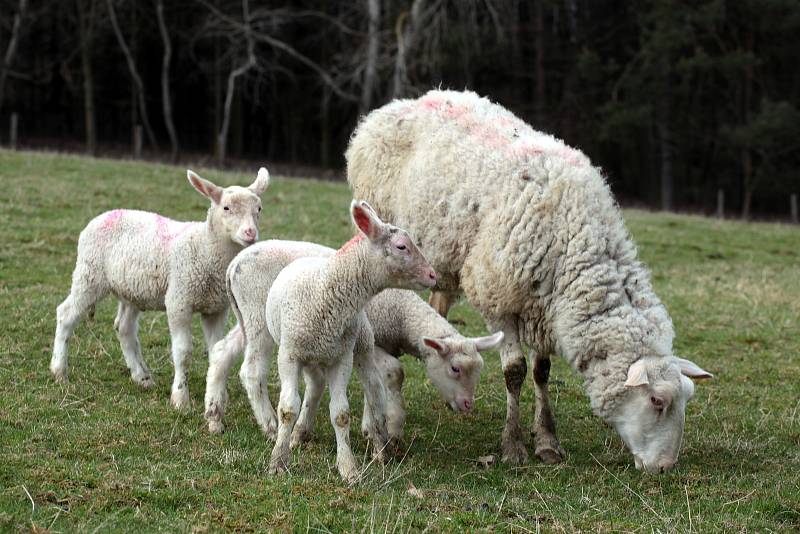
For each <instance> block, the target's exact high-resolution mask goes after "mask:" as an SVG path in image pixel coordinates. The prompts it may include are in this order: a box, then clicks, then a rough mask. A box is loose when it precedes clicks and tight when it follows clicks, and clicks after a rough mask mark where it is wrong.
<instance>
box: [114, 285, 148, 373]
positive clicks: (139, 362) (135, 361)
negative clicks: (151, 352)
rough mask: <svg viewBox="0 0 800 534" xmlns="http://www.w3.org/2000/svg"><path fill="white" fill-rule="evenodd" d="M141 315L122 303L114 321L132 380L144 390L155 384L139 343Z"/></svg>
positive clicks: (118, 307)
mask: <svg viewBox="0 0 800 534" xmlns="http://www.w3.org/2000/svg"><path fill="white" fill-rule="evenodd" d="M139 315H141V312H140V311H139V310H137V309H136V308H134V307H133V306H131V305H130V304H127V303H125V302H122V301H120V303H119V306H117V317H116V319H114V328H115V329H116V330H117V339H119V344H120V346H121V347H122V354H123V356H125V363H126V364H127V365H128V369H130V372H131V379H132V380H133V381H134V382H136V383H137V384H139V385H140V386H142V387H144V388H149V387H151V386H152V385H153V384H155V382H154V381H153V376H152V374H151V373H150V369H148V368H147V364H146V363H145V362H144V359H143V358H142V346H141V345H140V343H139Z"/></svg>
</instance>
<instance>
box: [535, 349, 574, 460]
mask: <svg viewBox="0 0 800 534" xmlns="http://www.w3.org/2000/svg"><path fill="white" fill-rule="evenodd" d="M549 379H550V357H549V355H548V356H536V357H535V358H534V360H533V387H534V392H535V394H536V408H535V410H536V411H535V413H534V419H533V444H534V447H535V451H536V452H535V453H536V456H537V457H538V458H539V459H540V460H541V461H543V462H544V463H546V464H557V463H559V462H562V461H564V458H565V457H566V454H565V452H564V449H563V448H562V447H561V444H560V443H559V442H558V439H557V438H556V421H555V418H554V417H553V411H552V409H551V408H550V396H549V394H548V391H547V383H548V380H549Z"/></svg>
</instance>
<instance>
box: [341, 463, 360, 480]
mask: <svg viewBox="0 0 800 534" xmlns="http://www.w3.org/2000/svg"><path fill="white" fill-rule="evenodd" d="M336 468H337V469H338V471H339V475H340V476H341V477H342V480H344V481H345V482H347V483H348V484H355V483H357V482H358V481H359V480H360V479H361V473H360V472H359V471H358V464H356V461H355V459H351V460H349V461H344V462H337V463H336Z"/></svg>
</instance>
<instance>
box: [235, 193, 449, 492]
mask: <svg viewBox="0 0 800 534" xmlns="http://www.w3.org/2000/svg"><path fill="white" fill-rule="evenodd" d="M350 210H351V216H352V218H353V222H354V223H355V225H356V227H357V228H358V229H359V230H360V231H361V233H359V234H358V235H357V236H356V237H354V238H353V239H352V240H350V241H349V242H348V243H347V244H346V245H345V246H343V247H342V248H341V249H339V251H338V252H337V253H336V254H335V255H334V256H332V257H329V258H318V257H317V258H300V259H298V260H295V261H293V262H292V263H290V264H289V265H288V266H287V267H285V268H284V269H283V270H282V271H281V272H280V274H278V276H277V278H276V279H275V282H274V283H273V284H272V287H271V288H270V290H269V296H268V297H267V304H266V317H267V329H268V330H269V333H270V336H271V337H272V339H273V340H275V341H276V342H277V343H278V344H279V348H278V375H279V376H280V381H281V393H280V401H279V402H278V415H279V422H278V435H277V438H276V440H275V447H274V448H273V450H272V457H271V458H270V472H271V473H279V472H282V471H284V470H286V469H288V466H289V462H290V455H291V453H290V448H289V447H290V438H291V433H292V429H293V427H294V424H295V422H296V421H297V417H298V415H299V413H300V395H299V390H298V382H299V380H300V372H301V371H302V370H303V367H305V366H312V367H321V368H323V369H324V371H323V372H324V373H325V377H326V379H327V382H328V386H329V388H330V396H331V400H330V418H331V422H332V424H333V427H334V431H335V433H336V449H337V450H336V466H337V468H338V470H339V474H340V475H341V476H342V478H343V479H344V480H346V481H348V482H353V481H355V480H356V479H357V478H358V476H359V473H358V468H357V465H356V460H355V458H354V457H353V453H352V451H351V450H350V442H349V429H350V413H349V408H348V402H347V384H348V382H349V381H350V373H351V371H352V366H353V360H354V354H353V353H354V350H355V351H357V352H358V353H359V354H360V356H359V358H358V359H357V360H356V364H357V365H364V364H368V363H369V362H371V361H372V359H371V356H372V351H373V348H374V340H373V337H372V329H371V328H370V325H369V322H368V321H367V318H366V315H365V313H364V309H363V308H364V306H365V305H366V303H367V302H368V301H369V299H370V298H372V297H373V296H375V295H376V294H377V293H379V292H380V291H382V290H383V289H386V288H388V287H399V288H408V289H422V288H426V287H432V286H433V285H434V284H435V283H436V274H435V273H434V271H433V269H431V267H430V265H428V262H427V261H426V260H425V257H424V256H423V255H422V253H421V252H420V251H419V250H418V249H417V247H416V245H415V244H414V242H413V241H412V240H411V238H409V237H408V234H407V233H406V232H405V231H404V230H401V229H399V228H397V227H394V226H391V225H389V224H385V223H383V222H382V221H381V220H380V219H379V218H378V216H377V215H376V214H375V212H374V211H373V210H372V208H370V207H369V205H368V204H367V203H366V202H357V201H353V203H352V205H351V208H350ZM245 335H247V333H246V332H245ZM368 375H369V376H370V377H371V378H372V380H367V381H366V383H363V382H362V384H363V386H364V389H365V392H366V393H367V400H368V402H369V403H370V409H371V411H372V413H373V415H374V416H375V417H374V426H375V428H374V429H373V432H374V434H375V436H374V437H373V441H375V442H376V449H377V451H376V452H378V453H379V454H380V453H381V452H382V451H381V449H378V446H379V445H380V441H383V443H386V441H387V436H386V426H385V425H386V421H385V415H384V414H385V405H384V404H385V397H384V396H383V394H384V391H383V384H382V382H381V380H380V376H379V374H378V372H377V369H373V370H370V371H368ZM370 397H372V398H370Z"/></svg>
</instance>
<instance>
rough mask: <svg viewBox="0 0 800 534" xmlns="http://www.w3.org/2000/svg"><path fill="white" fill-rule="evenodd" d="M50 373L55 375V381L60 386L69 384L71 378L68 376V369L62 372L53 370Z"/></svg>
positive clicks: (61, 370)
mask: <svg viewBox="0 0 800 534" xmlns="http://www.w3.org/2000/svg"><path fill="white" fill-rule="evenodd" d="M50 372H51V373H52V374H53V379H54V380H55V381H56V382H58V383H59V384H69V376H67V370H66V369H60V370H52V369H51V370H50Z"/></svg>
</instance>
